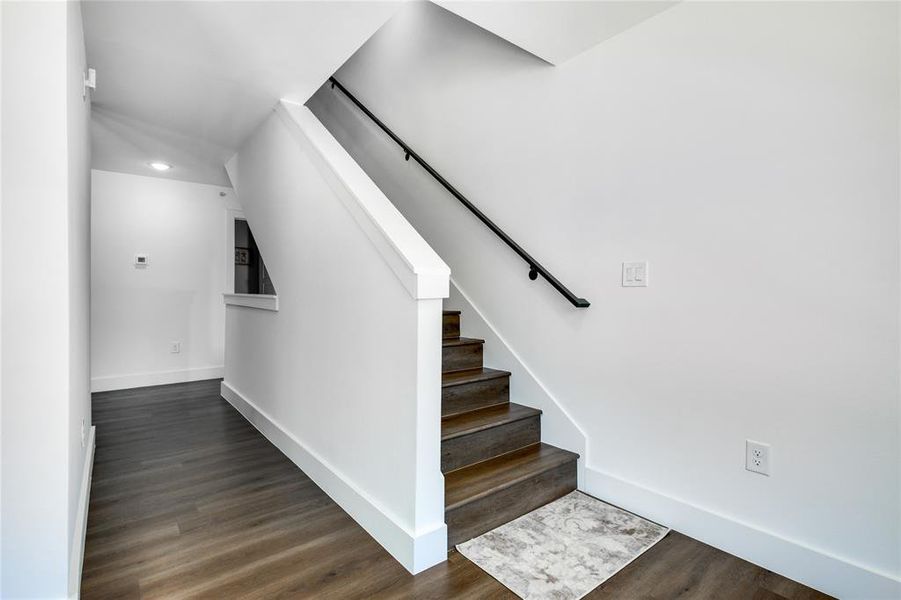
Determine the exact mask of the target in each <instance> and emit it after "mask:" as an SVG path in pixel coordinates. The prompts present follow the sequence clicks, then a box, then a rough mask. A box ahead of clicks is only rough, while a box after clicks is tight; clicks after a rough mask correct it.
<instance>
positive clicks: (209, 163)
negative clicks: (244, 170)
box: [82, 0, 403, 185]
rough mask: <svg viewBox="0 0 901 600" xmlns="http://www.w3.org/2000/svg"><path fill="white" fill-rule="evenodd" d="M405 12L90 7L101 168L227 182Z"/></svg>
mask: <svg viewBox="0 0 901 600" xmlns="http://www.w3.org/2000/svg"><path fill="white" fill-rule="evenodd" d="M402 4H403V2H401V1H393V0H392V1H358V2H353V1H349V2H280V1H265V2H202V1H201V2H195V1H187V2H158V1H136V2H118V1H96V0H87V1H85V2H84V3H83V9H82V10H83V15H84V29H85V43H86V45H87V55H88V64H89V66H90V67H92V68H94V69H96V70H97V89H96V90H95V91H94V92H93V131H92V137H93V140H92V150H93V159H92V162H93V167H94V168H95V169H103V170H109V171H120V172H126V173H138V174H141V175H154V176H159V177H168V178H172V179H181V180H184V181H197V182H201V183H212V184H216V185H229V182H228V178H227V177H226V175H225V170H224V168H223V166H222V165H223V164H224V163H225V161H226V160H227V159H228V158H230V157H231V156H232V154H234V152H235V151H236V150H237V148H238V146H239V145H240V143H241V142H242V141H243V140H244V138H245V137H246V136H247V135H248V134H249V133H250V132H252V131H253V130H254V128H255V127H256V125H257V124H258V123H259V122H260V121H261V120H262V119H263V118H264V117H265V116H266V114H267V113H268V112H269V111H270V110H271V109H272V108H273V107H274V106H275V104H276V102H277V101H278V100H279V99H280V98H287V99H291V100H296V101H299V102H305V101H306V100H307V99H308V98H309V97H310V96H311V95H312V94H313V92H315V91H316V89H318V88H319V86H321V85H322V83H323V82H324V81H325V80H326V79H327V78H328V77H329V76H330V75H331V74H332V73H334V72H335V71H336V70H337V69H338V67H340V66H341V64H343V63H344V61H345V60H347V58H349V57H350V55H351V54H353V52H354V51H356V50H357V48H359V47H360V46H361V45H362V44H363V43H364V42H365V41H366V40H367V39H369V37H370V36H371V35H372V34H373V33H374V32H375V31H376V30H377V29H378V28H379V27H380V26H381V25H382V24H383V23H384V22H385V21H387V20H388V19H389V18H390V17H391V15H392V14H393V13H394V12H395V11H396V10H397V9H398V8H399V7H400V6H401V5H402ZM151 160H163V161H165V162H168V163H170V164H172V165H173V169H172V170H171V171H168V172H166V173H159V172H156V171H153V170H151V169H150V168H149V167H148V166H147V163H148V162H149V161H151Z"/></svg>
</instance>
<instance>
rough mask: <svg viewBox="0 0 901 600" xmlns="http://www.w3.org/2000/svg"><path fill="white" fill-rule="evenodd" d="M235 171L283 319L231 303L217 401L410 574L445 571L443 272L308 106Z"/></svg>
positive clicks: (290, 108)
mask: <svg viewBox="0 0 901 600" xmlns="http://www.w3.org/2000/svg"><path fill="white" fill-rule="evenodd" d="M227 170H228V174H229V177H230V179H231V181H232V183H233V185H234V186H235V190H236V192H237V194H238V196H239V198H240V201H241V205H242V207H243V210H244V216H245V217H246V218H247V221H248V223H249V224H250V227H251V229H252V230H253V234H254V239H255V240H256V242H257V245H258V246H259V249H260V253H261V254H262V256H263V258H264V260H265V262H266V266H267V268H268V270H269V273H270V274H271V276H272V279H273V281H274V282H275V285H276V289H277V290H278V310H277V311H272V310H260V309H257V308H252V307H247V306H236V305H234V304H229V305H228V306H227V311H226V353H225V382H224V383H223V386H222V388H223V396H224V397H225V398H226V399H227V400H229V401H230V402H231V403H232V404H233V405H235V407H236V408H237V409H238V410H240V411H241V412H242V414H244V415H245V416H246V417H247V418H248V420H250V421H251V423H253V424H254V425H255V426H256V427H257V428H258V429H259V430H260V431H261V432H262V433H263V434H264V435H266V436H267V438H269V439H270V441H272V442H273V443H274V444H275V445H276V446H278V447H279V448H280V449H281V450H282V451H283V452H284V453H285V454H286V455H287V456H288V457H289V458H291V459H292V460H293V461H294V462H295V463H296V464H297V465H298V466H299V467H300V468H302V469H303V470H304V471H305V472H306V473H307V475H309V476H310V477H311V478H312V479H313V480H314V481H315V482H316V483H317V484H318V485H319V486H320V487H321V488H322V489H323V490H325V491H326V492H327V493H328V494H329V495H330V496H331V497H332V498H333V499H334V500H335V501H336V502H338V504H340V505H341V506H342V508H344V509H345V510H346V511H347V512H348V513H349V514H350V515H351V516H352V517H353V518H354V519H355V520H356V521H357V522H358V523H360V524H361V525H362V526H363V527H364V528H365V529H366V530H367V531H368V532H369V533H370V534H371V535H372V536H373V537H374V538H375V539H376V540H377V541H378V542H379V543H380V544H381V545H382V546H384V547H385V548H386V549H387V550H388V551H389V552H390V553H391V554H392V555H393V556H394V557H395V558H396V559H397V560H398V561H399V562H400V563H401V564H403V565H404V566H405V567H406V568H407V569H409V570H410V571H411V572H414V573H415V572H418V571H421V570H423V569H425V568H427V567H429V566H431V565H433V564H436V563H438V562H440V561H443V560H445V559H446V556H447V549H446V543H447V530H446V526H445V524H444V482H443V477H442V475H441V470H440V438H441V434H440V420H441V416H440V415H441V309H442V306H441V304H442V302H441V299H442V298H444V297H446V296H447V293H448V276H449V271H448V269H447V266H446V265H445V264H444V263H443V262H442V261H441V259H439V258H438V256H437V255H436V254H435V253H434V252H433V251H432V250H431V248H430V247H429V246H428V245H427V244H426V243H425V242H424V241H423V240H422V238H421V237H420V236H419V235H418V234H417V233H416V232H415V231H414V230H413V228H412V227H410V225H409V223H407V222H406V220H404V219H403V217H401V215H400V213H399V212H398V211H397V210H396V209H395V208H394V207H393V206H392V205H391V203H390V202H388V200H387V199H386V198H385V197H384V195H383V194H381V192H380V191H379V190H378V188H376V186H375V185H374V184H373V183H372V181H371V180H369V178H368V177H367V176H366V175H365V173H363V172H362V170H361V169H360V168H359V166H358V165H356V163H354V162H353V160H352V159H351V158H350V156H349V155H347V153H346V152H345V151H344V150H343V149H342V148H341V146H340V145H339V144H338V142H337V141H335V139H334V138H333V137H332V136H331V135H330V134H329V133H328V132H327V131H326V130H325V128H324V127H323V126H322V124H321V123H319V122H318V121H317V120H316V118H315V117H314V116H313V115H312V113H310V111H309V110H308V109H306V108H305V107H302V106H299V105H292V104H288V103H283V104H282V105H280V106H279V107H278V108H277V109H276V111H275V112H274V113H273V114H272V115H271V116H270V117H269V118H268V119H267V120H266V121H265V122H264V123H263V124H262V126H261V127H260V128H259V129H258V130H257V131H256V132H255V133H254V134H253V135H252V136H251V137H250V138H249V139H248V140H247V141H246V142H245V143H244V145H243V146H242V148H241V149H240V151H239V152H238V154H237V155H236V156H235V157H234V158H233V159H232V160H231V161H229V163H228V165H227Z"/></svg>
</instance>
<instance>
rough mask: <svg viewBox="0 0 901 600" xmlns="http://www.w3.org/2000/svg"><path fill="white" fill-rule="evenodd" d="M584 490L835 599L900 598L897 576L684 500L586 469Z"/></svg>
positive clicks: (594, 469) (871, 599)
mask: <svg viewBox="0 0 901 600" xmlns="http://www.w3.org/2000/svg"><path fill="white" fill-rule="evenodd" d="M581 487H582V489H584V491H585V492H587V493H589V494H591V495H592V496H596V497H597V498H600V499H602V500H604V501H606V502H610V503H612V504H616V505H618V506H621V507H622V508H625V509H626V510H629V511H632V512H634V513H636V514H639V515H642V516H644V517H646V518H648V519H651V520H653V521H656V522H658V523H661V524H663V525H666V526H667V527H671V528H672V529H674V530H676V531H679V532H681V533H684V534H685V535H688V536H690V537H693V538H695V539H697V540H700V541H702V542H704V543H706V544H709V545H711V546H714V547H715V548H719V549H720V550H724V551H725V552H728V553H730V554H734V555H735V556H738V557H740V558H743V559H745V560H747V561H749V562H752V563H754V564H756V565H760V566H761V567H764V568H766V569H769V570H770V571H773V572H775V573H779V574H780V575H783V576H785V577H788V578H790V579H793V580H795V581H798V582H801V583H803V584H805V585H807V586H809V587H812V588H814V589H817V590H820V591H822V592H825V593H827V594H830V595H832V596H835V597H837V598H843V599H846V600H851V599H860V600H864V599H865V600H877V599H880V600H881V599H883V598H884V599H886V600H888V599H894V600H897V599H898V598H901V579H899V578H898V577H896V576H893V575H890V574H888V573H880V572H877V571H875V570H873V569H870V568H868V567H865V566H863V565H859V564H855V563H854V562H852V561H849V560H846V559H843V558H840V557H837V556H834V555H832V554H830V553H828V552H824V551H822V550H817V549H815V548H811V547H809V546H807V545H805V544H802V543H800V542H798V541H794V540H789V539H786V538H784V537H782V536H779V535H777V534H775V533H772V532H769V531H764V530H762V529H759V528H757V527H755V526H753V525H749V524H747V523H742V522H741V521H737V520H735V519H733V518H730V517H727V516H725V515H722V514H718V513H716V512H713V511H711V510H708V509H705V508H701V507H699V506H695V505H693V504H690V503H688V502H686V501H684V500H681V499H678V498H674V497H672V496H668V495H666V494H663V493H661V492H658V491H655V490H652V489H649V488H646V487H643V486H641V485H638V484H636V483H632V482H630V481H626V480H623V479H620V478H618V477H615V476H613V475H610V474H608V473H604V472H603V471H600V470H598V469H596V468H593V467H590V466H587V467H586V468H585V480H584V482H583V486H581Z"/></svg>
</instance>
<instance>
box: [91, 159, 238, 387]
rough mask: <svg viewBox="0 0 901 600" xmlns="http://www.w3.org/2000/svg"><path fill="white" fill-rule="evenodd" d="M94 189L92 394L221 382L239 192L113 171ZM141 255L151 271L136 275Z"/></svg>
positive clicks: (97, 176) (98, 176)
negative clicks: (176, 348)
mask: <svg viewBox="0 0 901 600" xmlns="http://www.w3.org/2000/svg"><path fill="white" fill-rule="evenodd" d="M92 179H93V206H92V213H91V221H92V242H91V248H92V254H93V270H92V281H91V286H92V300H93V301H92V308H91V313H92V314H91V333H92V335H91V384H92V389H93V391H95V392H99V391H106V390H114V389H125V388H131V387H141V386H147V385H159V384H165V383H177V382H182V381H195V380H198V379H211V378H216V377H221V376H222V373H223V365H224V361H225V308H224V306H223V304H222V294H223V293H224V292H226V291H227V290H226V285H227V284H226V280H227V272H226V271H227V269H228V265H229V264H230V262H233V260H232V261H229V260H228V259H229V258H230V257H231V251H230V250H229V248H227V244H226V239H227V231H226V227H227V225H226V211H228V210H229V209H232V210H234V209H236V208H238V203H237V200H236V199H235V195H234V191H233V190H231V189H230V188H225V187H220V186H214V185H206V184H200V183H189V182H185V181H176V180H170V179H160V178H157V177H143V176H140V175H130V174H125V173H113V172H109V171H97V170H95V171H93V172H92ZM222 193H224V194H225V196H221V195H220V194H222ZM142 253H143V254H147V255H149V264H148V265H147V266H146V267H136V266H135V264H134V262H135V260H134V259H135V254H142ZM172 342H180V344H181V346H180V349H181V351H180V352H179V353H172V352H171V351H170V350H171V349H170V345H171V343H172Z"/></svg>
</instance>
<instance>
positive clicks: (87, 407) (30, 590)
mask: <svg viewBox="0 0 901 600" xmlns="http://www.w3.org/2000/svg"><path fill="white" fill-rule="evenodd" d="M2 12H3V20H2V34H0V44H2V52H0V53H2V75H0V79H2V81H3V87H2V91H0V93H2V101H0V105H2V107H3V112H2V115H0V119H2V127H0V129H2V138H0V146H2V151H0V157H2V168H0V170H2V173H3V178H2V181H0V187H2V199H3V206H2V213H3V220H2V233H0V240H2V250H0V257H2V267H0V273H2V282H0V289H2V301H0V302H2V307H3V314H2V320H3V327H2V335H0V361H2V365H0V371H2V374H3V376H2V381H0V386H2V387H0V400H2V402H0V414H2V418H0V426H2V431H0V447H2V449H0V451H2V464H3V470H2V474H0V477H2V480H0V498H2V501H0V523H2V527H0V553H2V557H3V560H2V561H0V579H2V588H0V597H3V598H42V599H43V598H67V597H69V596H70V595H74V594H77V592H78V583H79V582H78V573H80V570H81V561H82V541H83V539H84V537H83V536H84V519H83V518H81V515H82V512H83V511H82V509H83V507H86V506H87V496H88V494H89V493H90V483H89V478H87V479H86V478H85V476H84V474H85V473H86V472H87V473H89V472H90V468H91V466H92V462H91V461H92V456H93V454H92V452H91V447H90V444H91V443H92V437H91V432H92V426H91V404H90V378H89V345H90V344H89V339H88V338H89V334H90V331H89V306H90V274H89V273H90V250H89V249H90V226H89V224H90V220H89V214H90V175H89V168H90V167H89V165H90V142H89V136H88V123H89V115H90V106H91V103H90V98H89V97H87V98H86V97H83V95H82V89H83V88H82V81H83V75H84V70H85V66H86V65H85V52H84V39H83V35H82V23H81V5H80V3H78V2H71V3H66V2H51V3H28V2H16V3H4V4H3V9H2Z"/></svg>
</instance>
